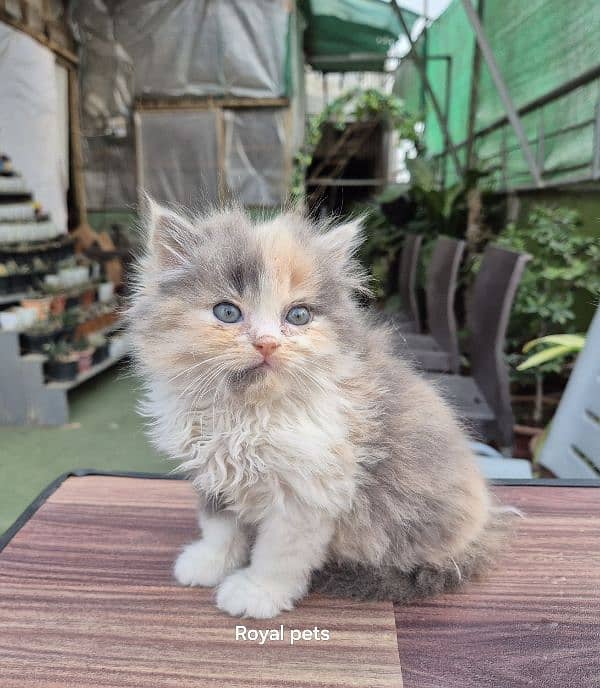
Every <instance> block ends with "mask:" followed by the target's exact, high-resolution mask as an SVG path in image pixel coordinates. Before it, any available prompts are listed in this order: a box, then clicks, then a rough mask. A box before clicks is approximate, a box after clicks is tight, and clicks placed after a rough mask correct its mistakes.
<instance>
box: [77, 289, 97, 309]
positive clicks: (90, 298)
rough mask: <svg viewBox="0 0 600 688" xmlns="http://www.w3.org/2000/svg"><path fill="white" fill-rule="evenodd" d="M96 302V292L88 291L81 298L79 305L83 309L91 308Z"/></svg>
mask: <svg viewBox="0 0 600 688" xmlns="http://www.w3.org/2000/svg"><path fill="white" fill-rule="evenodd" d="M95 300H96V290H95V289H86V290H85V291H84V292H83V294H81V296H80V297H79V303H80V304H81V307H82V308H89V307H90V306H91V305H92V304H93V303H94V301H95Z"/></svg>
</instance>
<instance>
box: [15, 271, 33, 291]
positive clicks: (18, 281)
mask: <svg viewBox="0 0 600 688" xmlns="http://www.w3.org/2000/svg"><path fill="white" fill-rule="evenodd" d="M10 281H11V284H12V291H13V293H16V292H21V291H27V289H28V288H29V287H30V286H31V275H30V274H28V273H22V274H19V273H15V274H14V275H11V278H10Z"/></svg>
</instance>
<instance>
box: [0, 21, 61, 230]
mask: <svg viewBox="0 0 600 688" xmlns="http://www.w3.org/2000/svg"><path fill="white" fill-rule="evenodd" d="M0 75H2V76H1V78H0V150H1V151H2V152H5V153H6V154H7V155H9V156H10V157H11V158H12V160H13V164H14V167H15V169H16V170H18V171H19V172H20V173H21V174H22V175H23V177H24V179H25V182H26V183H27V186H28V187H29V188H30V189H31V191H32V192H33V194H34V197H35V199H36V200H38V201H40V203H41V204H42V206H43V207H44V208H45V209H46V210H47V211H48V212H49V213H50V215H51V217H52V220H53V222H54V224H55V225H56V227H58V228H59V229H61V230H62V231H66V229H67V206H66V199H67V189H68V165H69V158H68V154H69V151H68V145H67V144H68V138H67V136H66V130H67V127H68V123H67V122H66V121H65V120H66V118H67V116H68V115H67V112H68V111H67V107H66V103H67V91H66V88H67V80H66V79H65V75H64V70H63V68H61V67H58V66H57V65H56V63H55V59H54V55H53V54H52V52H51V51H50V50H48V49H47V48H45V47H44V46H42V45H40V43H38V42H37V41H35V40H34V39H33V38H30V37H29V36H27V35H26V34H24V33H23V32H21V31H17V30H16V29H12V28H11V27H9V26H7V25H5V24H2V23H0Z"/></svg>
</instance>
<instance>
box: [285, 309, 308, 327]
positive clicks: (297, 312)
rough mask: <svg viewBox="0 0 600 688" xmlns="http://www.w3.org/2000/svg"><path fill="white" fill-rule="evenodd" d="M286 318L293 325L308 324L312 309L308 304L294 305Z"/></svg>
mask: <svg viewBox="0 0 600 688" xmlns="http://www.w3.org/2000/svg"><path fill="white" fill-rule="evenodd" d="M285 319H286V320H287V321H288V322H289V323H291V324H292V325H306V324H307V323H309V322H310V311H309V310H308V308H307V307H306V306H294V307H293V308H290V310H289V311H288V314H287V315H286V316H285Z"/></svg>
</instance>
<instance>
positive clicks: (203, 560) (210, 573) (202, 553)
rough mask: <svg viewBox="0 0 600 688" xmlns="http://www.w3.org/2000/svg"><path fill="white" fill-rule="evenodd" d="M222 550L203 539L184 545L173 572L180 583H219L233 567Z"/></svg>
mask: <svg viewBox="0 0 600 688" xmlns="http://www.w3.org/2000/svg"><path fill="white" fill-rule="evenodd" d="M227 555H228V552H227V550H225V551H223V550H220V549H219V548H217V547H215V546H214V545H209V544H207V543H206V542H204V541H203V540H199V541H198V542H192V544H191V545H186V547H185V548H184V550H183V552H182V553H181V554H180V555H179V556H178V557H177V559H176V561H175V566H174V568H173V573H174V575H175V579H176V580H177V582H178V583H180V584H181V585H200V586H203V587H207V588H212V587H213V586H215V585H217V584H218V583H220V582H221V581H222V580H223V578H225V576H226V575H227V574H228V573H229V572H230V571H232V570H233V568H235V564H234V562H232V561H231V560H230V559H229V558H228V556H227Z"/></svg>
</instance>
